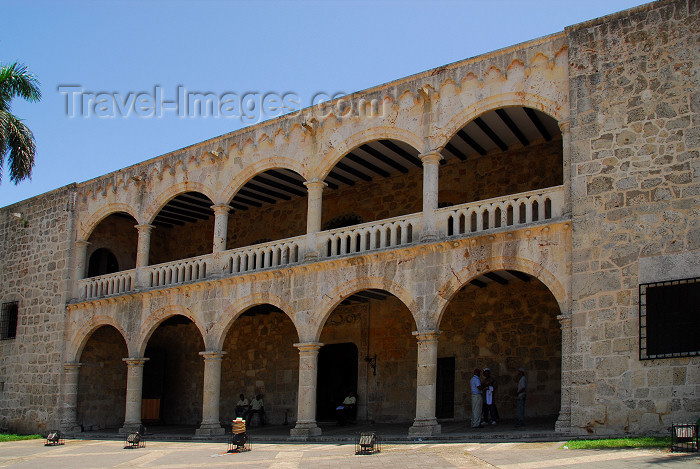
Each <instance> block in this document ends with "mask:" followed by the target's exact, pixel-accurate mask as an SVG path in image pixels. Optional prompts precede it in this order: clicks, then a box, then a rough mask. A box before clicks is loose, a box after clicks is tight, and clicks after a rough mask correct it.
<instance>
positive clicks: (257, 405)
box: [248, 394, 265, 425]
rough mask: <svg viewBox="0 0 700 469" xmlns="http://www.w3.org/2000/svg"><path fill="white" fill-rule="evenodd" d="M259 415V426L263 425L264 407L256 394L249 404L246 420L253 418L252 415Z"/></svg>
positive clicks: (260, 396) (260, 397) (259, 396)
mask: <svg viewBox="0 0 700 469" xmlns="http://www.w3.org/2000/svg"><path fill="white" fill-rule="evenodd" d="M255 414H260V425H265V405H264V404H263V400H262V395H260V394H258V395H257V396H255V398H254V399H253V400H252V401H251V402H250V412H248V420H251V419H252V418H253V415H255Z"/></svg>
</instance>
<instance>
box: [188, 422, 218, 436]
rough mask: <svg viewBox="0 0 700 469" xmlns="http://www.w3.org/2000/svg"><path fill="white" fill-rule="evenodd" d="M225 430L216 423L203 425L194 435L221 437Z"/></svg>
mask: <svg viewBox="0 0 700 469" xmlns="http://www.w3.org/2000/svg"><path fill="white" fill-rule="evenodd" d="M224 433H226V430H224V428H223V427H222V426H221V425H220V424H218V423H203V424H202V425H201V426H200V427H199V428H198V429H197V430H195V432H194V434H195V435H197V436H215V435H223V434H224Z"/></svg>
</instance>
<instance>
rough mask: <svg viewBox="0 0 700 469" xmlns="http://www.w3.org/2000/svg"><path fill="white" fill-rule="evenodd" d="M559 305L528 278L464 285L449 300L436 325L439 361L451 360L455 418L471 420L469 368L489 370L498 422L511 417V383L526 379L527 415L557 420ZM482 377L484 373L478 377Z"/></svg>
mask: <svg viewBox="0 0 700 469" xmlns="http://www.w3.org/2000/svg"><path fill="white" fill-rule="evenodd" d="M558 314H560V312H559V306H558V305H557V302H556V300H555V298H554V296H553V295H552V294H551V293H550V291H549V290H548V289H547V287H545V286H544V285H543V284H542V283H541V282H539V281H538V280H536V279H534V278H532V279H530V281H529V282H523V281H520V280H512V281H510V282H509V284H508V285H500V284H498V283H495V282H494V283H489V284H488V285H487V286H486V287H485V288H478V287H475V286H473V285H467V286H465V287H464V288H462V290H460V291H459V293H458V294H457V295H456V296H455V298H454V299H453V300H452V301H451V302H450V304H449V306H448V307H447V310H446V311H445V315H444V316H443V320H442V322H441V324H440V330H442V331H443V332H442V334H440V337H439V342H438V357H455V418H456V419H462V420H464V419H469V418H470V416H471V389H470V387H469V380H470V379H471V377H472V374H473V371H474V368H480V369H483V368H485V367H489V368H491V373H492V376H493V377H494V378H495V379H496V382H497V383H498V389H497V391H496V395H495V402H496V407H497V408H498V412H499V416H500V418H501V419H511V420H512V419H514V418H515V408H516V402H515V396H514V394H513V392H514V391H515V389H516V387H517V381H516V379H515V375H516V372H517V370H518V368H520V367H524V368H525V369H526V371H527V377H528V380H529V382H528V396H527V406H526V412H525V415H526V417H528V418H529V417H550V418H551V417H556V416H557V415H558V413H559V407H560V398H561V329H560V327H559V321H558V320H557V315H558ZM482 378H483V375H482Z"/></svg>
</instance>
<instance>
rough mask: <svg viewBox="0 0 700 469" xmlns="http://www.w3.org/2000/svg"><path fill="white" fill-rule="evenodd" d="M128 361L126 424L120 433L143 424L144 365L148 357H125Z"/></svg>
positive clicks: (135, 429)
mask: <svg viewBox="0 0 700 469" xmlns="http://www.w3.org/2000/svg"><path fill="white" fill-rule="evenodd" d="M123 360H124V361H125V362H126V366H127V372H126V412H125V415H124V426H123V427H122V428H120V429H119V433H129V432H133V431H137V430H138V429H139V426H140V425H141V396H142V393H143V365H144V364H145V363H146V362H147V361H148V358H124V359H123Z"/></svg>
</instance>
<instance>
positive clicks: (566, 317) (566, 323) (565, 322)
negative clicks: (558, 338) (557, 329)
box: [557, 314, 571, 329]
mask: <svg viewBox="0 0 700 469" xmlns="http://www.w3.org/2000/svg"><path fill="white" fill-rule="evenodd" d="M557 321H559V325H560V326H561V328H562V329H565V328H566V329H570V328H571V315H570V314H560V315H558V316H557Z"/></svg>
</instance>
